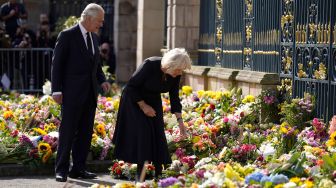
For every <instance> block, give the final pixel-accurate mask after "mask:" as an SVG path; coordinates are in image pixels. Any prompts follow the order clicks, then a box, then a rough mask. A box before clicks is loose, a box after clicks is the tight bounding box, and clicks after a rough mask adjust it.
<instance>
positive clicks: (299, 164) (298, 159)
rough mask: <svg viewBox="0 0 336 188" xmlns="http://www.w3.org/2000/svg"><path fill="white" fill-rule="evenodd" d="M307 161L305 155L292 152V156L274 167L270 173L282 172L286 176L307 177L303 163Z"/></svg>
mask: <svg viewBox="0 0 336 188" xmlns="http://www.w3.org/2000/svg"><path fill="white" fill-rule="evenodd" d="M306 161H307V158H306V155H305V154H301V153H300V152H297V153H293V155H292V157H291V158H290V159H289V160H288V161H287V162H286V163H285V164H283V165H281V166H280V167H279V168H277V169H275V170H274V171H273V173H272V174H284V175H286V176H287V177H288V178H292V177H307V176H308V175H307V173H306V172H305V168H304V167H303V164H304V163H305V162H306Z"/></svg>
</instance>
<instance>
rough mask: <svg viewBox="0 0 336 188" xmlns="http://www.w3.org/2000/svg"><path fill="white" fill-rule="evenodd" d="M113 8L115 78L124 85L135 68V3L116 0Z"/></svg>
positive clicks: (133, 0) (130, 0)
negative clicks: (114, 9) (114, 24)
mask: <svg viewBox="0 0 336 188" xmlns="http://www.w3.org/2000/svg"><path fill="white" fill-rule="evenodd" d="M115 6H117V7H116V8H117V9H118V10H117V11H115V13H116V15H115V16H116V18H115V21H116V27H115V34H116V36H115V38H116V41H115V42H116V50H115V53H116V77H117V82H119V83H126V82H127V81H128V80H129V78H130V76H131V75H132V74H133V72H134V71H135V68H136V66H135V62H136V41H137V40H136V38H137V33H136V32H137V1H136V0H117V1H116V4H115Z"/></svg>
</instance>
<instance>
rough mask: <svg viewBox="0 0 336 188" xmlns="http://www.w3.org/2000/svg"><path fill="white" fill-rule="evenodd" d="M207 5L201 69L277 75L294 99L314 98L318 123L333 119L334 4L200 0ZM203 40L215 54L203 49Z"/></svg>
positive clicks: (301, 0)
mask: <svg viewBox="0 0 336 188" xmlns="http://www.w3.org/2000/svg"><path fill="white" fill-rule="evenodd" d="M206 4H209V5H213V6H201V16H200V17H201V22H200V34H201V36H200V45H199V48H200V49H199V51H200V53H199V58H200V59H201V62H202V65H209V66H220V67H224V68H234V69H246V70H251V71H259V72H270V73H278V74H279V76H280V78H281V79H283V80H284V79H287V81H286V83H290V84H291V87H292V96H293V97H303V95H304V93H306V92H308V93H311V94H313V95H314V96H315V97H316V101H317V103H316V105H317V108H316V116H317V117H321V118H324V119H325V120H328V119H330V117H331V116H332V115H334V114H336V100H335V95H336V62H335V57H336V40H335V39H336V31H335V30H336V28H335V27H336V26H335V17H336V11H334V10H336V2H335V0H279V1H274V0H201V5H206ZM209 12H210V13H212V12H215V14H209ZM213 22H214V23H215V24H210V23H213ZM212 25H214V26H212ZM206 27H212V28H206ZM213 27H215V28H213ZM204 34H207V35H212V36H213V41H214V42H213V44H214V48H211V47H212V46H211V45H204V44H203V40H202V39H203V35H204ZM208 41H211V40H210V39H208ZM212 57H214V58H215V60H212V59H211V58H212ZM206 61H207V62H208V63H206ZM288 80H289V82H288Z"/></svg>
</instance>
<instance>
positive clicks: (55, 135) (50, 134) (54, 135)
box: [48, 131, 58, 138]
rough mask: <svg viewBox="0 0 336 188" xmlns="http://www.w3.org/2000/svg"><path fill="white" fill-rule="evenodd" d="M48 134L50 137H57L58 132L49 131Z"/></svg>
mask: <svg viewBox="0 0 336 188" xmlns="http://www.w3.org/2000/svg"><path fill="white" fill-rule="evenodd" d="M48 135H49V136H51V137H55V138H58V132H56V131H53V132H50V133H48Z"/></svg>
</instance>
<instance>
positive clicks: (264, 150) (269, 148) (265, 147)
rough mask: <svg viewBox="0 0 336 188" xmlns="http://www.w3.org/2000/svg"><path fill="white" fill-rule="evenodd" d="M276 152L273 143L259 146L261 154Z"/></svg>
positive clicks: (267, 154) (266, 154)
mask: <svg viewBox="0 0 336 188" xmlns="http://www.w3.org/2000/svg"><path fill="white" fill-rule="evenodd" d="M275 152H276V150H275V148H274V147H273V145H272V144H271V143H268V142H267V143H263V144H261V146H260V148H259V152H258V153H259V154H261V155H262V156H263V157H267V156H270V155H274V154H275Z"/></svg>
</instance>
